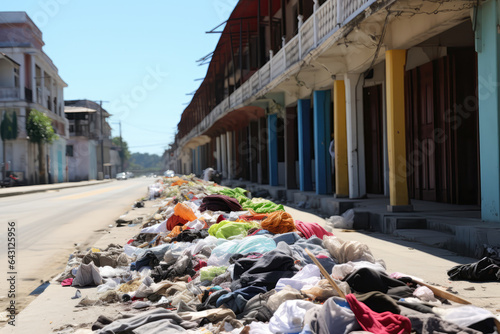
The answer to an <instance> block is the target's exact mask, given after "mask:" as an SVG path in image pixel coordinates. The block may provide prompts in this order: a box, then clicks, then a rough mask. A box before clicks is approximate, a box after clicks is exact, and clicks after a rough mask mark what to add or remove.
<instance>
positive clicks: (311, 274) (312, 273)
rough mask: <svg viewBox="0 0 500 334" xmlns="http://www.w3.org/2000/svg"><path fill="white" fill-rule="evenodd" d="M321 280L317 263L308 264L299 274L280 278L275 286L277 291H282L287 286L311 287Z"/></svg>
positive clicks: (295, 287) (297, 287) (299, 288)
mask: <svg viewBox="0 0 500 334" xmlns="http://www.w3.org/2000/svg"><path fill="white" fill-rule="evenodd" d="M320 280H321V276H320V271H319V268H318V266H316V265H315V264H308V265H306V266H305V267H304V268H302V270H300V271H299V272H298V273H297V274H295V275H294V276H293V277H290V278H280V279H279V280H278V282H277V283H276V287H275V288H274V289H275V290H276V291H281V290H283V289H284V288H285V286H287V285H288V286H291V287H292V288H294V289H297V290H301V289H309V288H312V287H313V286H315V285H316V284H318V283H319V281H320Z"/></svg>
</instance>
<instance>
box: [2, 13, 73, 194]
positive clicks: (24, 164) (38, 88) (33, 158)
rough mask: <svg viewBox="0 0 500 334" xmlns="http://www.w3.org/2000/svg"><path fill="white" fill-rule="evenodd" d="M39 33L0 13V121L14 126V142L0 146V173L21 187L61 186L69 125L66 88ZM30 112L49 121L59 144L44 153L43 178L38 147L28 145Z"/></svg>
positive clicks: (21, 18)
mask: <svg viewBox="0 0 500 334" xmlns="http://www.w3.org/2000/svg"><path fill="white" fill-rule="evenodd" d="M43 45H44V42H43V38H42V32H41V31H40V30H39V29H38V28H37V26H36V25H35V24H34V23H33V21H32V20H31V19H30V18H29V17H28V15H27V14H26V13H25V12H0V112H1V116H2V120H3V119H4V117H6V115H7V117H11V118H12V119H14V118H15V119H16V121H17V127H18V131H17V138H16V139H8V140H5V142H2V145H0V149H1V150H2V154H0V159H2V163H3V169H5V170H6V171H13V172H14V173H16V174H17V175H18V176H19V177H20V178H22V179H23V181H24V182H25V183H26V184H37V183H39V182H40V181H41V180H48V181H49V182H54V183H57V182H64V181H66V180H67V171H66V167H67V165H66V154H65V153H66V140H67V139H68V122H67V120H66V118H65V117H64V96H63V89H64V87H67V84H66V83H65V82H64V81H63V80H62V79H61V77H60V76H59V74H58V70H57V67H56V66H55V65H54V63H53V62H52V60H51V59H50V58H49V57H48V56H47V55H46V54H45V53H44V52H43V50H42V47H43ZM33 109H36V110H38V111H41V112H43V113H44V114H46V115H48V116H49V117H50V119H51V120H52V126H53V128H54V130H55V133H56V134H57V135H58V139H57V140H56V141H55V142H54V143H52V144H50V145H45V147H44V150H43V151H44V156H43V157H42V159H44V161H43V163H44V164H45V166H46V168H45V174H44V175H40V174H39V167H38V166H39V161H38V159H39V158H38V153H37V152H38V147H37V145H36V144H33V143H31V142H30V141H29V139H28V137H27V133H26V119H27V117H28V115H29V112H30V111H31V110H33Z"/></svg>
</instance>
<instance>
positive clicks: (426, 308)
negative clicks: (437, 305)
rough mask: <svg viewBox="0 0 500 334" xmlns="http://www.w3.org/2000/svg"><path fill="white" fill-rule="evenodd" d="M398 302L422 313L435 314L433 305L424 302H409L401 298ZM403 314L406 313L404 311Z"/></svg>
mask: <svg viewBox="0 0 500 334" xmlns="http://www.w3.org/2000/svg"><path fill="white" fill-rule="evenodd" d="M396 303H397V304H398V305H399V306H401V307H405V308H408V309H410V310H413V311H417V312H420V313H432V314H434V312H433V311H432V305H427V304H424V303H408V302H406V301H401V300H400V301H397V302H396ZM403 315H405V313H404V312H403Z"/></svg>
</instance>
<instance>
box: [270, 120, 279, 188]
mask: <svg viewBox="0 0 500 334" xmlns="http://www.w3.org/2000/svg"><path fill="white" fill-rule="evenodd" d="M277 123H278V115H277V114H272V115H267V145H268V148H267V152H268V157H269V185H270V186H277V185H278V129H277Z"/></svg>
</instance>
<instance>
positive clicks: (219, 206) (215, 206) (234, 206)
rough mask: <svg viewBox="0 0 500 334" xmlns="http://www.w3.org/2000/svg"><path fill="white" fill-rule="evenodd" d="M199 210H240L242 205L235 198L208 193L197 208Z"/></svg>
mask: <svg viewBox="0 0 500 334" xmlns="http://www.w3.org/2000/svg"><path fill="white" fill-rule="evenodd" d="M199 210H200V212H203V211H206V210H211V211H224V212H230V211H242V210H243V209H242V207H241V205H240V203H239V202H238V200H237V199H235V198H232V197H229V196H226V195H209V196H206V197H204V198H203V203H202V204H201V205H200V208H199Z"/></svg>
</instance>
